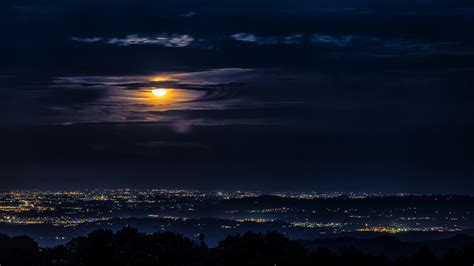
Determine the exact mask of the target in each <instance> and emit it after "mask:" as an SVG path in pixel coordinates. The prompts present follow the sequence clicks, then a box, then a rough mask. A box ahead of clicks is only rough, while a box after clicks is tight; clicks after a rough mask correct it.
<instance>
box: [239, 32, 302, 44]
mask: <svg viewBox="0 0 474 266" xmlns="http://www.w3.org/2000/svg"><path fill="white" fill-rule="evenodd" d="M230 37H231V38H232V39H234V40H236V41H240V42H248V43H256V44H296V43H300V42H301V40H300V39H301V37H303V35H302V34H291V35H288V36H258V35H256V34H252V33H243V32H242V33H236V34H232V35H231V36H230Z"/></svg>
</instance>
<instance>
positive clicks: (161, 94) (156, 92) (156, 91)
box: [151, 89, 168, 97]
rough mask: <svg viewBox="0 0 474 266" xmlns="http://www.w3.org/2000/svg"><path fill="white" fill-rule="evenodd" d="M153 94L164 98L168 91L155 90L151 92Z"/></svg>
mask: <svg viewBox="0 0 474 266" xmlns="http://www.w3.org/2000/svg"><path fill="white" fill-rule="evenodd" d="M151 93H153V95H155V96H156V97H163V96H165V95H166V94H167V93H168V89H153V90H151Z"/></svg>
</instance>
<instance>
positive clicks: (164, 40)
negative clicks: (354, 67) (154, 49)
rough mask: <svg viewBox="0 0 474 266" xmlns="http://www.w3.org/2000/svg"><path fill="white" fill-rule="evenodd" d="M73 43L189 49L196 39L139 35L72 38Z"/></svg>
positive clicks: (183, 36)
mask: <svg viewBox="0 0 474 266" xmlns="http://www.w3.org/2000/svg"><path fill="white" fill-rule="evenodd" d="M71 39H72V40H73V41H76V42H83V43H96V42H103V43H105V44H110V45H117V46H131V45H161V46H164V47H187V46H189V45H191V44H192V43H193V42H194V38H193V37H191V36H189V35H186V34H167V33H162V34H157V35H139V34H130V35H127V36H126V37H124V38H102V37H72V38H71Z"/></svg>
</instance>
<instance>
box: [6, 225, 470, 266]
mask: <svg viewBox="0 0 474 266" xmlns="http://www.w3.org/2000/svg"><path fill="white" fill-rule="evenodd" d="M300 243H301V242H297V241H293V240H290V239H288V238H287V237H285V236H284V235H282V234H280V233H277V232H267V233H251V232H249V233H245V234H243V235H230V236H228V237H226V238H225V239H223V240H222V241H220V243H219V244H218V246H217V247H215V248H209V247H207V245H205V243H204V236H203V235H202V236H200V237H198V239H197V240H196V241H193V240H191V239H189V238H187V237H184V236H182V235H180V234H175V233H170V232H160V233H151V234H146V233H140V232H138V231H137V230H136V229H134V228H130V227H125V228H123V229H121V230H119V231H117V232H115V233H114V232H113V231H110V230H96V231H93V232H92V233H90V234H88V235H87V236H84V237H78V238H75V239H73V240H71V241H69V242H68V243H67V244H66V245H59V246H57V247H54V248H38V245H37V244H36V242H35V241H33V240H32V239H31V238H29V237H27V236H17V237H9V236H7V235H2V234H0V264H1V265H2V266H10V265H12V266H30V265H31V266H96V265H97V266H98V265H101V266H102V265H117V266H132V265H133V266H142V265H143V266H151V265H163V266H184V265H186V266H204V265H205V266H237V265H239V266H240V265H244V266H257V265H258V266H275V265H276V266H286V265H296V266H325V265H328V266H329V265H330V266H333V265H344V266H347V265H366V266H372V265H373V266H385V265H387V266H414V265H416V266H419V265H420V266H421V265H430V266H438V265H439V266H448V265H469V266H470V265H472V263H473V261H474V247H472V246H466V247H464V248H463V249H456V250H454V249H453V250H450V252H449V253H448V254H447V255H446V256H444V257H439V258H438V257H436V256H434V254H433V253H432V251H431V250H430V248H429V247H428V246H427V245H425V246H422V247H421V248H420V249H419V250H418V251H417V252H415V254H413V255H412V256H409V257H406V258H399V259H397V260H389V259H387V258H386V257H385V256H382V255H380V256H374V255H369V254H366V253H363V252H361V251H360V250H357V249H356V248H354V247H346V248H343V249H341V250H339V251H335V250H332V251H331V250H329V249H327V248H319V249H318V250H316V251H309V250H307V249H305V248H304V247H302V246H301V244H300Z"/></svg>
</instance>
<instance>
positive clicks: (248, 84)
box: [0, 0, 474, 194]
mask: <svg viewBox="0 0 474 266" xmlns="http://www.w3.org/2000/svg"><path fill="white" fill-rule="evenodd" d="M473 32H474V4H473V3H472V1H468V0H443V1H442V0H432V1H429V0H417V1H415V0H406V1H405V0H396V1H395V0H393V1H392V0H337V1H335V0H313V1H311V0H296V1H283V0H276V1H266V0H252V1H250V0H226V1H222V0H219V1H217V0H177V1H176V0H175V1H160V0H113V1H111V0H110V1H109V0H100V1H97V0H68V1H65V0H30V1H27V0H2V1H1V3H0V34H1V36H2V37H1V40H0V121H1V122H0V123H1V124H0V130H1V131H0V132H1V133H0V148H1V150H0V188H52V189H62V188H64V189H75V188H91V187H185V188H201V189H259V190H264V191H265V190H266V191H269V190H298V191H300V190H306V191H308V190H316V191H366V192H374V191H382V192H422V193H470V194H472V193H474V178H473V177H474V141H473V137H472V136H474V119H473V118H474V34H473ZM162 87H163V88H168V93H167V95H165V96H164V97H161V98H160V97H154V96H153V95H152V93H151V89H154V88H162Z"/></svg>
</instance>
